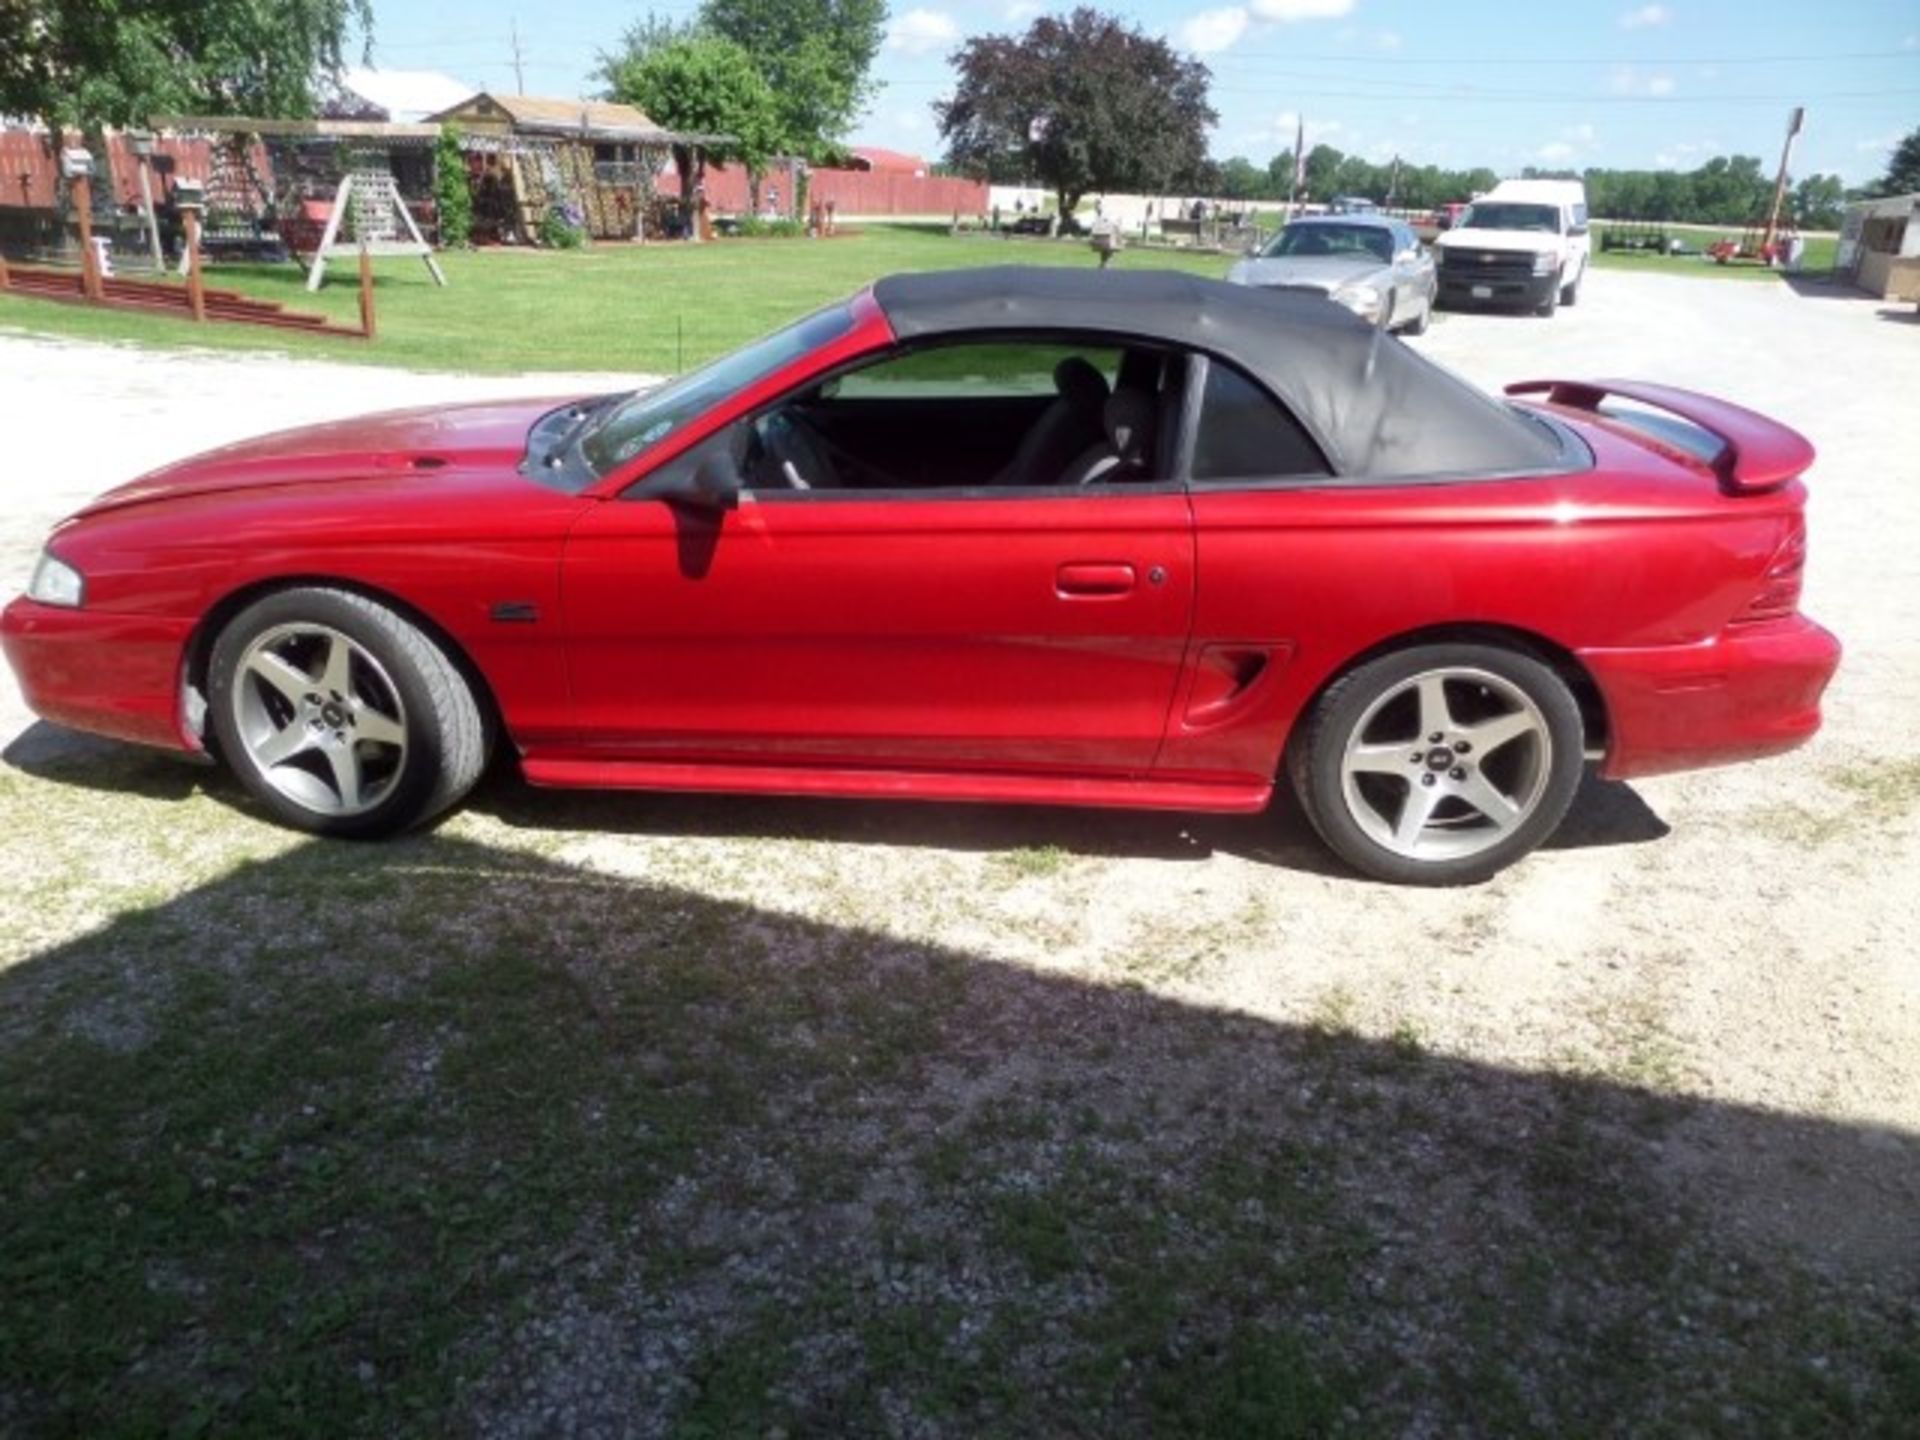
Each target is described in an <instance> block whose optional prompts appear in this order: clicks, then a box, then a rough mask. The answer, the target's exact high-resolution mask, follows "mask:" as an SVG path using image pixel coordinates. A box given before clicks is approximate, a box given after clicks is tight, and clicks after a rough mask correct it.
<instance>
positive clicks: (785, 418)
mask: <svg viewBox="0 0 1920 1440" xmlns="http://www.w3.org/2000/svg"><path fill="white" fill-rule="evenodd" d="M755 428H756V429H757V430H758V431H759V438H760V446H761V450H762V452H763V454H764V455H765V464H766V467H767V468H768V469H769V470H770V471H771V472H772V474H771V475H769V476H768V479H769V480H770V481H773V477H774V476H776V475H777V476H778V477H779V480H780V481H784V482H785V483H786V485H787V486H788V487H789V488H790V489H794V490H834V489H838V488H839V485H840V476H839V472H837V471H836V470H835V469H834V468H833V462H832V461H831V460H829V459H828V458H827V449H826V446H825V445H823V444H822V443H821V441H820V437H819V436H818V435H816V434H814V431H813V427H812V426H811V425H809V424H807V422H806V421H805V420H802V419H801V418H800V417H799V416H798V415H795V414H794V413H792V411H790V410H784V409H783V410H775V411H774V412H773V413H772V414H770V415H767V416H764V417H763V418H762V419H761V421H760V423H759V425H758V426H757V427H755ZM774 483H778V482H774Z"/></svg>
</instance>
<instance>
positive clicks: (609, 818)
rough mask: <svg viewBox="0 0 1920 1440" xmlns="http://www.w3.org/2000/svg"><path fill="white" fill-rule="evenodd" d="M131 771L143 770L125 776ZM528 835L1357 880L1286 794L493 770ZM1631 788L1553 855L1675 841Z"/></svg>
mask: <svg viewBox="0 0 1920 1440" xmlns="http://www.w3.org/2000/svg"><path fill="white" fill-rule="evenodd" d="M129 758H132V759H133V760H134V763H132V764H128V763H124V762H125V761H127V760H128V759H129ZM0 759H4V761H5V762H6V763H7V764H9V765H12V766H13V767H15V768H16V769H18V770H21V771H24V772H25V773H27V774H29V775H34V776H37V777H39V778H42V779H47V780H52V781H56V782H58V783H61V784H79V785H86V786H97V787H99V788H103V789H109V790H114V789H118V790H127V791H129V792H130V793H136V794H141V795H145V796H148V797H149V798H154V799H177V800H184V799H186V798H187V797H188V796H190V795H193V794H196V793H199V792H201V791H205V792H207V793H209V794H212V795H213V796H215V797H216V798H218V799H220V800H221V801H222V802H224V803H226V804H230V805H234V806H236V807H243V808H244V807H247V806H248V805H249V803H250V802H249V801H248V799H247V796H246V794H245V792H244V791H243V790H242V789H241V788H240V786H239V785H238V784H237V783H236V782H235V781H234V780H233V779H232V777H231V776H229V775H228V774H227V773H226V771H225V770H223V769H220V768H217V767H208V766H201V765H196V764H192V763H190V762H182V761H178V760H176V759H175V758H173V757H170V756H166V755H161V754H158V753H156V752H148V751H142V750H139V749H137V748H135V747H132V746H126V745H119V744H116V743H115V742H113V741H111V740H100V739H96V738H94V737H91V736H86V735H81V734H78V733H76V732H74V731H69V730H62V729H60V728H58V727H57V726H52V725H48V724H46V723H44V722H36V723H35V724H33V725H32V726H30V727H29V728H28V729H27V730H26V731H25V732H23V733H22V734H21V736H20V737H19V738H18V739H16V740H15V741H14V742H13V743H12V744H11V745H9V746H8V747H7V748H6V751H5V753H4V755H3V756H0ZM467 803H468V806H469V808H471V809H474V810H476V811H478V812H480V813H481V814H485V815H490V816H492V817H494V818H495V819H498V820H500V821H501V822H502V823H504V824H507V825H510V826H512V827H514V828H515V829H519V830H553V831H570V832H576V833H599V834H609V835H656V836H672V835H688V836H700V837H702V838H707V839H742V840H744V839H754V838H782V839H805V840H818V841H822V842H826V843H840V844H860V845H898V846H910V847H916V848H931V849H941V850H959V851H972V852H989V851H1001V850H1017V849H1031V848H1041V847H1055V848H1058V849H1061V850H1065V851H1067V852H1069V853H1070V854H1074V855H1079V856H1087V857H1110V858H1118V857H1127V858H1138V859H1152V860H1205V859H1207V858H1208V857H1209V856H1211V855H1213V854H1215V853H1222V854H1228V855H1239V856H1242V857H1243V858H1246V859H1249V860H1256V861H1259V862H1261V863H1263V864H1270V865H1274V866H1277V867H1279V868H1282V869H1287V870H1297V871H1302V872H1305V873H1308V874H1313V875H1329V876H1340V877H1348V878H1351V872H1349V871H1347V870H1345V869H1344V868H1342V867H1341V866H1340V865H1339V864H1338V862H1336V861H1335V860H1334V858H1333V857H1332V856H1331V855H1330V854H1328V853H1327V850H1326V847H1325V846H1324V845H1322V844H1321V843H1320V840H1319V837H1318V836H1316V835H1315V834H1314V833H1313V829H1312V827H1311V826H1309V825H1308V824H1307V822H1306V820H1305V818H1304V817H1303V816H1302V815H1301V814H1300V813H1299V810H1298V808H1297V807H1296V806H1295V805H1294V804H1293V802H1292V796H1291V794H1290V793H1282V794H1281V796H1280V797H1279V799H1278V800H1277V801H1276V803H1275V805H1274V807H1273V809H1272V810H1270V811H1269V812H1268V813H1267V814H1265V815H1202V814H1173V813H1167V812H1160V811H1139V810H1086V809H1072V808H1064V807H1049V806H1014V805H946V804H926V803H922V802H918V801H893V802H889V801H869V800H820V799H808V798H787V797H780V796H759V795H692V794H671V793H660V792H656V793H641V792H632V791H569V790H538V789H535V788H533V787H532V786H529V785H527V784H526V783H524V782H523V781H522V780H521V779H520V777H519V776H518V774H517V773H515V772H514V770H513V768H512V766H510V765H503V764H496V765H495V766H494V767H493V769H492V771H491V772H490V773H489V774H488V775H487V777H486V779H485V780H484V781H483V782H482V783H481V786H480V788H479V789H478V790H477V791H476V792H475V794H474V795H473V797H472V798H471V799H470V800H469V801H468V802H467ZM1670 828H1671V827H1669V826H1668V825H1667V823H1666V822H1665V821H1663V820H1662V819H1661V818H1660V817H1659V816H1658V815H1656V814H1655V813H1654V812H1653V810H1652V809H1651V808H1649V806H1648V805H1647V803H1646V801H1644V800H1643V799H1641V797H1640V796H1639V794H1638V793H1637V792H1635V791H1634V790H1633V788H1632V787H1631V786H1628V785H1625V784H1622V783H1621V782H1619V781H1613V780H1601V779H1599V778H1598V777H1597V776H1596V775H1594V774H1593V773H1592V772H1591V770H1589V772H1588V774H1587V776H1586V777H1585V779H1584V780H1583V781H1582V783H1581V787H1580V791H1579V793H1578V794H1577V795H1576V796H1575V797H1574V802H1573V808H1572V809H1571V810H1570V811H1569V812H1568V815H1567V818H1566V820H1565V821H1563V822H1562V824H1561V826H1560V829H1559V831H1558V832H1557V833H1556V834H1555V835H1554V836H1553V838H1552V839H1550V840H1549V841H1547V844H1546V847H1545V848H1546V849H1549V850H1585V849H1592V848H1596V847H1601V846H1611V845H1644V844H1648V843H1650V842H1652V841H1655V840H1659V839H1661V838H1662V837H1664V836H1665V835H1667V834H1668V833H1669V831H1670Z"/></svg>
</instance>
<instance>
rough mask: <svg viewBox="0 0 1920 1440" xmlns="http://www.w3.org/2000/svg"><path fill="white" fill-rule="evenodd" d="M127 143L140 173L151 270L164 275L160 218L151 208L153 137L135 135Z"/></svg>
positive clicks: (142, 208) (141, 134)
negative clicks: (151, 260) (151, 257)
mask: <svg viewBox="0 0 1920 1440" xmlns="http://www.w3.org/2000/svg"><path fill="white" fill-rule="evenodd" d="M128 143H129V144H131V145H132V146H133V154H134V162H135V164H136V165H137V166H138V167H139V172H140V212H141V214H143V215H144V216H145V217H146V220H147V244H148V246H149V247H150V248H151V249H152V251H153V270H154V273H155V274H156V275H164V274H166V273H167V261H166V257H165V256H163V255H162V254H161V253H160V217H159V215H157V214H156V213H155V212H154V208H153V164H152V156H153V137H152V136H151V135H148V134H145V133H136V134H133V135H131V137H130V139H129V142H128Z"/></svg>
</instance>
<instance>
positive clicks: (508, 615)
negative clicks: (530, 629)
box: [488, 600, 540, 625]
mask: <svg viewBox="0 0 1920 1440" xmlns="http://www.w3.org/2000/svg"><path fill="white" fill-rule="evenodd" d="M488 616H489V618H491V619H492V620H493V622H494V623H495V624H496V625H533V624H537V623H538V622H539V619H540V607H539V606H538V605H536V604H534V603H533V601H531V600H498V601H495V602H494V605H493V608H492V609H491V610H490V611H488Z"/></svg>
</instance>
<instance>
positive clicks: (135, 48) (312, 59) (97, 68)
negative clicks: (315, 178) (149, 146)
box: [0, 0, 373, 128]
mask: <svg viewBox="0 0 1920 1440" xmlns="http://www.w3.org/2000/svg"><path fill="white" fill-rule="evenodd" d="M372 27H373V7H372V4H371V0H0V114H10V115H31V116H37V117H39V118H40V119H43V120H45V121H47V122H48V123H49V124H53V125H81V126H85V127H88V128H91V127H94V126H99V125H129V124H140V123H144V122H145V120H146V119H147V117H148V116H149V115H151V114H153V113H154V112H156V111H163V110H218V111H226V112H229V113H239V114H253V115H269V116H304V115H310V114H312V113H313V108H314V103H315V99H316V95H317V93H318V91H319V89H320V87H321V86H323V85H324V84H325V82H326V81H327V80H329V79H331V78H332V77H334V76H337V75H338V74H339V72H340V69H341V67H342V65H343V63H344V61H345V59H346V56H347V54H348V52H349V50H350V48H351V46H352V43H353V40H354V38H355V36H356V35H358V36H360V37H363V38H364V37H366V36H369V35H370V34H371V32H372Z"/></svg>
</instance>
